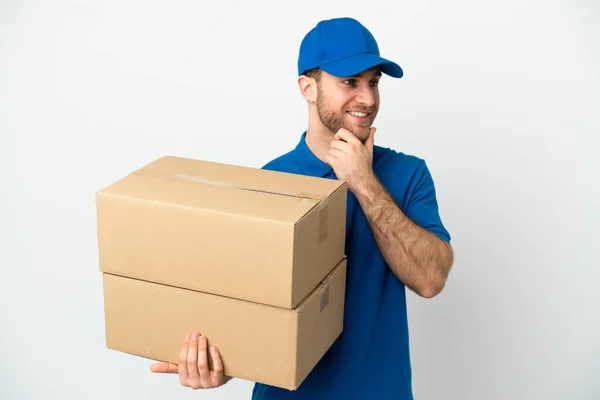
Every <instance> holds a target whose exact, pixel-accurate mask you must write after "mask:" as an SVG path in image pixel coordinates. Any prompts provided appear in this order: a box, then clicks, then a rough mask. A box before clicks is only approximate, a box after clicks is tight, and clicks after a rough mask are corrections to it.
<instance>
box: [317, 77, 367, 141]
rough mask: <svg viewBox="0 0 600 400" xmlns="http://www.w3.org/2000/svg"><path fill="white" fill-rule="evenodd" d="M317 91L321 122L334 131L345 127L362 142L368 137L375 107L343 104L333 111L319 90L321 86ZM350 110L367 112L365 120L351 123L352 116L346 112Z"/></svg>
mask: <svg viewBox="0 0 600 400" xmlns="http://www.w3.org/2000/svg"><path fill="white" fill-rule="evenodd" d="M317 93H318V95H317V115H318V116H319V119H320V120H321V123H322V124H323V125H325V127H326V128H327V129H329V130H330V131H332V132H334V133H335V132H337V131H339V130H340V129H341V128H344V129H347V130H348V131H350V132H352V134H354V136H356V137H357V138H358V139H359V140H360V141H361V142H363V143H364V142H365V140H367V138H368V137H369V133H370V129H371V125H372V123H373V121H374V120H375V116H376V115H377V109H376V108H375V107H367V108H365V107H349V106H345V107H343V108H342V109H341V110H340V111H335V110H333V109H332V108H331V106H330V105H329V103H328V102H327V101H326V100H325V96H324V95H323V93H322V92H321V88H318V92H317ZM350 110H352V111H361V112H366V113H369V116H368V119H367V121H366V122H364V123H362V124H356V123H354V124H353V123H352V122H351V121H350V118H352V117H351V116H350V115H349V114H348V111H350Z"/></svg>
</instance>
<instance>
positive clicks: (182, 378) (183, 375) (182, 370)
mask: <svg viewBox="0 0 600 400" xmlns="http://www.w3.org/2000/svg"><path fill="white" fill-rule="evenodd" d="M189 346H190V335H187V336H186V337H185V339H183V344H182V345H181V351H180V352H179V364H178V365H177V372H178V373H179V382H180V383H181V385H182V386H187V382H188V379H189V375H188V371H187V365H186V363H187V355H188V351H189Z"/></svg>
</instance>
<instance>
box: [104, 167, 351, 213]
mask: <svg viewBox="0 0 600 400" xmlns="http://www.w3.org/2000/svg"><path fill="white" fill-rule="evenodd" d="M343 185H345V182H343V181H338V180H333V179H323V178H315V177H309V176H303V175H297V174H289V173H283V172H275V171H267V170H262V169H257V168H250V167H242V166H235V165H229V164H221V163H215V162H209V161H201V160H194V159H188V158H180V157H172V156H165V157H162V158H160V159H158V160H156V161H154V162H152V163H150V164H148V165H146V166H145V167H143V168H141V169H139V170H137V171H135V172H133V173H131V174H129V175H128V176H126V177H125V178H123V179H121V180H119V181H118V182H116V183H114V184H112V185H110V186H108V187H107V188H104V189H103V190H101V191H99V192H98V196H99V197H101V196H106V195H109V196H119V197H122V198H123V199H130V200H134V201H145V202H152V203H157V204H167V205H173V206H181V207H189V208H196V209H201V210H205V211H213V212H221V213H228V214H235V215H243V216H247V217H253V218H261V219H268V220H274V221H280V222H284V223H295V222H296V221H298V220H299V219H300V218H302V216H304V215H305V214H306V213H307V212H308V211H310V210H311V209H312V208H313V207H315V206H316V205H317V204H319V203H320V202H322V201H323V200H325V201H326V199H327V197H328V196H329V195H330V194H331V193H333V192H334V191H335V190H337V189H338V188H339V187H341V186H343Z"/></svg>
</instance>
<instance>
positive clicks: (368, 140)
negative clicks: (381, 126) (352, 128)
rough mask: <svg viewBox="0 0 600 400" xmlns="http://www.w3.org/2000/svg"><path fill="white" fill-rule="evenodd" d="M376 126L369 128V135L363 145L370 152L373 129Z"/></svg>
mask: <svg viewBox="0 0 600 400" xmlns="http://www.w3.org/2000/svg"><path fill="white" fill-rule="evenodd" d="M376 130H377V128H371V130H370V131H369V137H368V138H367V140H365V147H366V148H367V150H369V152H370V153H372V152H373V143H374V142H375V131H376Z"/></svg>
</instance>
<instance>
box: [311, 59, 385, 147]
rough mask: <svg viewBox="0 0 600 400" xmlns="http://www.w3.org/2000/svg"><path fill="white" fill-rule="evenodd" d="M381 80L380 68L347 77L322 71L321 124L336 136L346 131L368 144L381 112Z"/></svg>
mask: <svg viewBox="0 0 600 400" xmlns="http://www.w3.org/2000/svg"><path fill="white" fill-rule="evenodd" d="M379 79H381V72H380V71H379V69H378V68H372V69H369V70H366V71H363V72H362V73H360V74H359V75H356V76H352V77H343V78H340V77H336V76H333V75H330V74H328V73H326V72H325V71H321V74H320V77H319V79H318V85H317V99H316V111H317V115H318V117H319V120H320V121H321V123H322V124H323V125H324V126H325V127H326V128H327V129H329V130H330V131H331V132H333V133H335V132H337V131H338V130H339V129H340V128H345V129H347V130H349V131H350V132H352V133H353V134H354V135H355V136H356V137H357V138H358V139H359V140H361V141H363V142H364V141H365V140H366V139H367V137H368V136H369V129H370V128H371V125H372V124H373V121H375V117H376V116H377V112H378V111H379V88H378V85H379Z"/></svg>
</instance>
